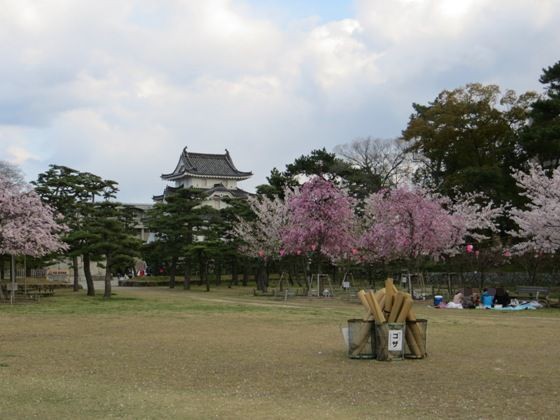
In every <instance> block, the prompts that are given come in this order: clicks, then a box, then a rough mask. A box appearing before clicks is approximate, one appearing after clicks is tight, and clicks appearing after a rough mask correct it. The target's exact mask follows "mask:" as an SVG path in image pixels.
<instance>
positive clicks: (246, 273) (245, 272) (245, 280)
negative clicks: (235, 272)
mask: <svg viewBox="0 0 560 420" xmlns="http://www.w3.org/2000/svg"><path fill="white" fill-rule="evenodd" d="M248 283H249V267H248V266H247V263H245V264H243V279H242V280H241V285H242V286H245V287H247V284H248Z"/></svg>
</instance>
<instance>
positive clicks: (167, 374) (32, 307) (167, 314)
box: [0, 287, 560, 419]
mask: <svg viewBox="0 0 560 420" xmlns="http://www.w3.org/2000/svg"><path fill="white" fill-rule="evenodd" d="M114 291H115V296H114V297H113V299H111V300H110V301H103V299H102V298H100V297H99V298H98V297H96V298H87V297H86V296H85V295H84V292H79V293H73V292H71V291H57V292H56V296H55V297H53V298H45V299H43V300H42V301H41V302H40V303H38V304H28V305H15V306H12V307H10V306H9V305H1V306H0V322H1V325H2V327H1V328H0V378H1V380H0V395H1V396H2V397H1V398H0V418H30V417H37V418H53V419H54V418H56V419H60V418H112V417H117V418H154V419H156V418H158V419H160V418H196V419H205V418H244V419H247V418H278V419H283V418H286V419H288V418H290V419H291V418H297V419H309V418H316V419H323V418H326V419H329V418H332V419H335V418H336V419H344V418H350V419H352V418H437V417H443V418H447V417H449V418H452V417H460V418H506V417H507V418H527V417H532V418H558V417H559V416H560V408H559V407H558V401H559V398H560V357H559V349H560V310H558V309H544V310H539V311H532V312H528V311H526V312H522V313H496V312H492V311H483V310H463V311H457V310H455V311H454V310H436V309H431V308H427V307H426V304H425V303H424V304H417V305H416V312H417V315H418V316H420V317H424V318H427V319H428V320H429V325H428V352H429V357H428V358H427V359H425V360H406V361H403V362H374V361H367V360H350V359H348V358H347V357H346V354H345V347H344V343H343V341H342V336H341V333H340V327H341V326H342V325H344V324H345V322H346V320H347V319H349V318H356V317H360V316H361V315H362V313H363V310H362V307H361V306H360V305H357V304H352V303H347V302H344V301H341V300H337V299H332V300H328V299H327V300H325V299H308V298H294V299H291V300H289V301H288V303H287V304H284V302H282V301H275V300H271V299H269V298H263V297H254V296H252V295H251V292H252V289H249V288H235V289H227V288H225V287H224V288H222V289H214V290H213V291H212V292H210V293H205V292H203V291H202V288H200V289H199V288H195V289H194V290H192V291H183V290H181V289H176V290H174V291H171V290H169V289H165V288H138V289H126V288H115V290H114Z"/></svg>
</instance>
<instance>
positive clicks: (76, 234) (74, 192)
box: [32, 165, 118, 296]
mask: <svg viewBox="0 0 560 420" xmlns="http://www.w3.org/2000/svg"><path fill="white" fill-rule="evenodd" d="M32 184H33V185H35V191H36V192H37V194H39V196H40V197H41V199H42V200H43V202H45V203H47V204H48V205H49V206H51V207H52V208H54V209H55V210H56V211H57V212H59V213H60V214H61V215H62V216H63V221H64V223H65V224H66V225H67V226H68V227H69V229H70V230H69V232H68V234H67V235H66V236H65V237H64V241H65V242H66V243H67V244H68V245H69V246H70V248H69V252H68V255H69V256H70V257H71V258H72V266H73V270H74V290H75V291H76V290H78V257H79V256H82V261H83V265H84V276H85V279H86V284H87V294H88V296H94V295H95V289H94V286H93V278H92V275H91V270H90V262H91V255H90V254H89V253H88V251H87V250H88V249H89V248H88V245H87V244H88V242H87V240H88V239H89V238H90V232H88V231H87V230H85V226H86V224H87V223H88V218H89V217H92V215H93V205H94V204H95V203H96V200H98V199H102V200H109V199H111V198H114V197H115V194H116V193H117V191H118V188H117V183H116V182H115V181H112V180H107V179H103V178H101V177H99V176H97V175H94V174H92V173H89V172H80V171H78V170H76V169H72V168H69V167H66V166H61V165H50V167H49V169H48V170H47V171H46V172H44V173H41V174H39V176H38V178H37V181H34V182H33V183H32Z"/></svg>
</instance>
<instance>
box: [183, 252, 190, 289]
mask: <svg viewBox="0 0 560 420" xmlns="http://www.w3.org/2000/svg"><path fill="white" fill-rule="evenodd" d="M183 288H184V289H185V290H190V288H191V266H190V264H189V260H188V259H186V258H185V276H184V278H183Z"/></svg>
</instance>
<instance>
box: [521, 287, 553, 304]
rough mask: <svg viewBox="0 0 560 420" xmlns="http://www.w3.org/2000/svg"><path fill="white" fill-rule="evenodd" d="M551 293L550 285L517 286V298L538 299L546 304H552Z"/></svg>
mask: <svg viewBox="0 0 560 420" xmlns="http://www.w3.org/2000/svg"><path fill="white" fill-rule="evenodd" d="M549 294H550V287H541V286H517V294H516V295H515V298H516V299H528V300H536V301H537V302H539V303H543V304H544V305H545V306H550V301H549V299H548V295H549Z"/></svg>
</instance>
